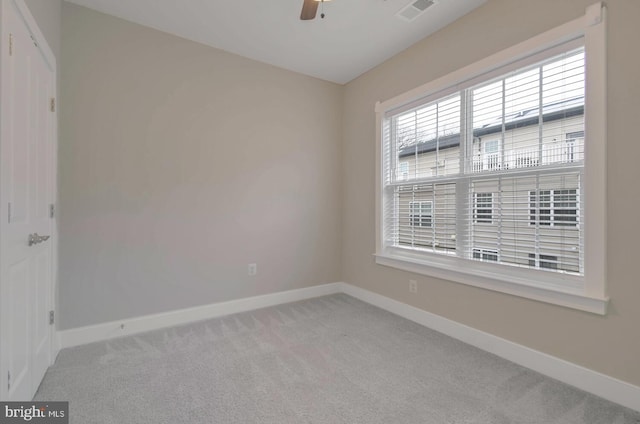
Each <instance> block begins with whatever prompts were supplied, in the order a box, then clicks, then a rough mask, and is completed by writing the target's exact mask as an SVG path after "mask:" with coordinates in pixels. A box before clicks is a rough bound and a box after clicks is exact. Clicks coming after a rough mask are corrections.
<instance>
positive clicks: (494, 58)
mask: <svg viewBox="0 0 640 424" xmlns="http://www.w3.org/2000/svg"><path fill="white" fill-rule="evenodd" d="M572 40H582V42H583V44H584V47H585V98H586V103H585V117H584V118H585V141H584V142H585V151H586V154H585V161H584V176H583V183H584V186H585V192H584V194H585V198H584V209H585V216H584V217H581V219H580V223H579V225H581V226H582V229H583V234H584V243H583V245H584V259H583V263H584V273H583V274H584V275H583V276H577V275H569V274H563V273H555V272H544V273H541V272H540V270H536V269H527V268H518V267H509V266H501V267H500V269H498V267H497V266H496V265H495V264H492V263H486V262H481V261H472V266H469V261H468V260H465V259H461V258H458V257H453V256H451V255H449V256H448V255H438V254H429V253H423V252H413V251H410V250H408V249H406V250H402V249H397V248H390V247H389V246H386V245H385V244H384V240H385V234H384V231H385V225H384V224H385V223H384V220H383V211H384V209H383V208H384V205H383V202H384V201H385V198H384V195H383V187H384V178H385V176H384V175H383V172H382V171H383V169H384V168H383V166H384V163H383V160H384V158H383V154H382V143H383V134H384V128H383V122H384V118H385V115H386V114H387V113H389V112H390V111H393V110H397V109H399V108H404V107H410V106H411V105H412V104H421V103H423V102H424V99H425V98H427V97H434V96H439V97H442V96H445V95H447V94H448V93H451V92H453V91H458V90H460V88H461V87H470V86H472V85H474V84H478V83H480V82H482V81H486V80H489V79H490V78H493V77H497V76H499V75H501V74H504V73H505V72H506V70H508V69H509V67H511V68H513V69H514V70H515V69H517V68H518V67H520V66H522V65H521V63H522V61H530V63H532V64H533V63H536V61H539V58H540V57H543V58H546V57H551V54H550V52H553V51H554V50H555V49H558V48H559V47H560V46H562V45H564V44H566V43H568V42H571V41H572ZM516 62H519V64H518V65H517V66H516ZM606 70H607V63H606V8H605V7H604V4H603V3H602V2H598V3H595V4H593V5H591V6H589V7H588V8H587V10H586V13H585V15H584V16H582V17H580V18H577V19H575V20H573V21H570V22H567V23H566V24H564V25H561V26H559V27H556V28H554V29H552V30H549V31H547V32H544V33H542V34H540V35H538V36H535V37H533V38H531V39H529V40H526V41H524V42H522V43H519V44H517V45H515V46H513V47H510V48H507V49H505V50H503V51H500V52H498V53H496V54H493V55H491V56H489V57H487V58H485V59H483V60H480V61H478V62H476V63H473V64H471V65H468V66H466V67H464V68H462V69H459V70H457V71H454V72H452V73H450V74H448V75H445V76H443V77H441V78H438V79H436V80H434V81H431V82H429V83H426V84H424V85H422V86H420V87H417V88H415V89H413V90H411V91H408V92H406V93H404V94H401V95H399V96H397V97H394V98H392V99H389V100H386V101H384V102H378V103H376V107H375V111H376V117H377V120H376V137H377V140H378V143H376V164H377V166H376V253H375V258H376V263H377V264H379V265H384V266H390V267H394V268H398V269H402V270H405V271H410V272H414V273H417V274H423V275H427V276H432V277H436V278H441V279H446V280H450V281H453V282H457V283H463V284H468V285H471V286H475V287H482V288H485V289H489V290H494V291H498V292H502V293H508V294H512V295H516V296H521V297H525V298H529V299H534V300H538V301H542V302H547V303H551V304H555V305H561V306H565V307H569V308H574V309H578V310H582V311H588V312H592V313H596V314H600V315H605V314H606V310H607V304H608V301H609V297H608V296H607V292H606V276H607V269H606V256H607V255H606V241H607V238H606V136H607V121H606V115H607V114H606V103H607V102H606Z"/></svg>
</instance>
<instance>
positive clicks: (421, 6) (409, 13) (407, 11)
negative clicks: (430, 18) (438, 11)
mask: <svg viewBox="0 0 640 424" xmlns="http://www.w3.org/2000/svg"><path fill="white" fill-rule="evenodd" d="M436 3H437V2H436V0H415V1H412V2H411V3H409V4H408V5H406V6H405V7H403V8H402V9H400V11H399V12H398V13H396V16H397V17H399V18H400V19H403V20H405V21H413V20H414V19H415V18H417V17H418V16H420V15H422V14H423V13H424V12H425V11H426V10H427V9H428V8H430V7H431V6H433V5H435V4H436Z"/></svg>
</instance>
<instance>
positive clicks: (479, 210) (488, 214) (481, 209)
mask: <svg viewBox="0 0 640 424" xmlns="http://www.w3.org/2000/svg"><path fill="white" fill-rule="evenodd" d="M473 210H474V213H473V222H475V223H483V224H491V223H493V193H474V209H473Z"/></svg>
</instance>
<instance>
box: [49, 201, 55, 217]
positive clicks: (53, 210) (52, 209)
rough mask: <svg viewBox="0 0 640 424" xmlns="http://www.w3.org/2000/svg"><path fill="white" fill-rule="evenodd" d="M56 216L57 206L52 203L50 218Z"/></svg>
mask: <svg viewBox="0 0 640 424" xmlns="http://www.w3.org/2000/svg"><path fill="white" fill-rule="evenodd" d="M55 216H56V206H55V205H54V204H53V203H52V204H50V205H49V218H53V217H55Z"/></svg>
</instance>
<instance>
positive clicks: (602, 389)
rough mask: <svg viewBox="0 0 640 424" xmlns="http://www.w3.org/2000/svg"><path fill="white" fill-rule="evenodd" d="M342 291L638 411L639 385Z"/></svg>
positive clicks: (381, 299) (346, 287)
mask: <svg viewBox="0 0 640 424" xmlns="http://www.w3.org/2000/svg"><path fill="white" fill-rule="evenodd" d="M342 292H343V293H346V294H348V295H350V296H353V297H355V298H356V299H360V300H362V301H364V302H367V303H370V304H372V305H374V306H377V307H379V308H381V309H384V310H387V311H389V312H391V313H394V314H396V315H399V316H401V317H403V318H406V319H408V320H411V321H414V322H416V323H418V324H421V325H424V326H425V327H428V328H431V329H433V330H436V331H438V332H440V333H444V334H446V335H448V336H451V337H453V338H455V339H458V340H461V341H463V342H465V343H468V344H470V345H472V346H475V347H478V348H480V349H482V350H484V351H487V352H490V353H493V354H494V355H497V356H500V357H502V358H504V359H507V360H509V361H511V362H515V363H516V364H519V365H522V366H524V367H527V368H529V369H532V370H534V371H537V372H539V373H540V374H544V375H546V376H548V377H551V378H555V379H556V380H560V381H562V382H563V383H566V384H569V385H571V386H574V387H577V388H579V389H581V390H584V391H585V392H588V393H592V394H594V395H597V396H600V397H602V398H605V399H607V400H610V401H611V402H615V403H617V404H620V405H622V406H626V407H627V408H631V409H634V410H636V411H640V387H638V386H634V385H632V384H629V383H626V382H624V381H622V380H618V379H616V378H613V377H609V376H607V375H605V374H601V373H599V372H596V371H593V370H590V369H588V368H584V367H581V366H579V365H576V364H573V363H571V362H568V361H565V360H563V359H559V358H556V357H555V356H551V355H548V354H546V353H543V352H540V351H537V350H534V349H530V348H528V347H526V346H522V345H520V344H517V343H514V342H511V341H509V340H506V339H503V338H500V337H497V336H494V335H491V334H489V333H485V332H483V331H480V330H476V329H475V328H471V327H468V326H466V325H463V324H460V323H458V322H455V321H452V320H450V319H447V318H443V317H441V316H439V315H435V314H432V313H430V312H427V311H424V310H422V309H418V308H415V307H413V306H410V305H407V304H405V303H402V302H399V301H397V300H393V299H391V298H388V297H385V296H382V295H379V294H377V293H374V292H371V291H369V290H365V289H362V288H359V287H356V286H353V285H351V284H347V283H342Z"/></svg>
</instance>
